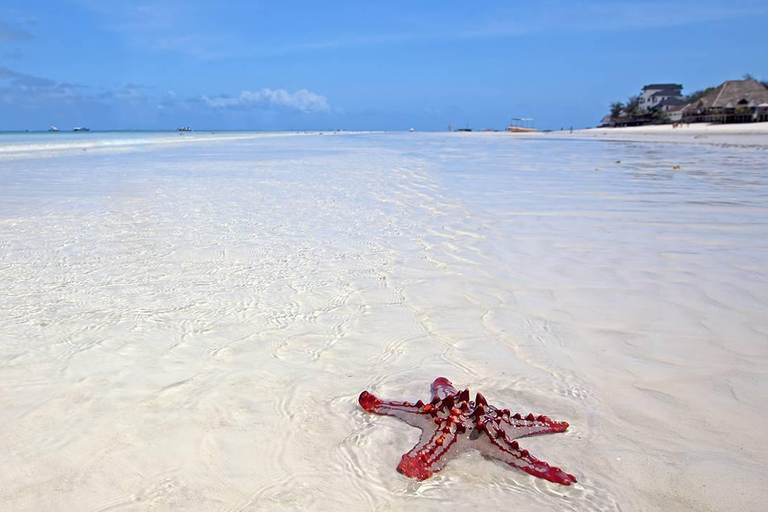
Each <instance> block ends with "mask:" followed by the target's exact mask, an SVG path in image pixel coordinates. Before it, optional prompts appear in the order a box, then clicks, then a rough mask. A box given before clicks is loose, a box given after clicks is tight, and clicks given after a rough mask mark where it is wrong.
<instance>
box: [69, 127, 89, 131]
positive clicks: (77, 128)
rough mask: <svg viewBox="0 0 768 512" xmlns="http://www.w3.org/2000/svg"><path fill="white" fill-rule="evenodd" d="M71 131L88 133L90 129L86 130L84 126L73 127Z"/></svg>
mask: <svg viewBox="0 0 768 512" xmlns="http://www.w3.org/2000/svg"><path fill="white" fill-rule="evenodd" d="M72 131H73V132H89V131H91V129H90V128H86V127H85V126H75V128H74V129H73V130H72Z"/></svg>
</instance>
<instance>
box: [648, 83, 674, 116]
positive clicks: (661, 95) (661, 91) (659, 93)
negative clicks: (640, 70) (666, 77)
mask: <svg viewBox="0 0 768 512" xmlns="http://www.w3.org/2000/svg"><path fill="white" fill-rule="evenodd" d="M670 100H677V101H682V100H683V86H682V85H680V84H648V85H646V86H645V87H643V90H642V91H641V92H640V110H642V111H643V112H651V111H654V110H657V108H656V107H658V106H659V104H661V103H663V102H667V101H670Z"/></svg>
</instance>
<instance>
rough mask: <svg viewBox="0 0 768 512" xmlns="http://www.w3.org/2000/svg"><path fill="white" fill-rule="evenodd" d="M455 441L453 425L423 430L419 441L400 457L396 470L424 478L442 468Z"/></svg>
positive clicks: (417, 477) (411, 476)
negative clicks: (451, 426)
mask: <svg viewBox="0 0 768 512" xmlns="http://www.w3.org/2000/svg"><path fill="white" fill-rule="evenodd" d="M457 441H458V434H457V433H456V429H455V427H453V428H450V427H448V428H446V427H445V426H441V425H438V426H437V428H436V429H435V430H434V431H433V432H432V433H430V432H429V431H427V430H424V431H422V434H421V439H420V440H419V443H418V444H417V445H416V446H414V447H413V448H412V449H411V451H409V452H408V453H406V454H404V455H403V457H402V458H401V459H400V463H399V464H398V465H397V470H398V471H399V472H400V473H402V474H404V475H405V476H407V477H409V478H415V479H417V480H426V479H427V478H429V477H431V476H432V475H434V474H435V473H437V472H439V471H440V470H441V469H443V467H444V466H445V463H446V462H447V461H448V459H449V458H451V454H452V452H451V451H450V448H451V446H453V445H454V444H455V443H456V442H457Z"/></svg>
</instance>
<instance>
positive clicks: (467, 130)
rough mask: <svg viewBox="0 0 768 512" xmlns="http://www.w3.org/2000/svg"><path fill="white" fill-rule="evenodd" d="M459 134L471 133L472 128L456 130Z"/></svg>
mask: <svg viewBox="0 0 768 512" xmlns="http://www.w3.org/2000/svg"><path fill="white" fill-rule="evenodd" d="M456 131H457V132H471V131H472V128H456Z"/></svg>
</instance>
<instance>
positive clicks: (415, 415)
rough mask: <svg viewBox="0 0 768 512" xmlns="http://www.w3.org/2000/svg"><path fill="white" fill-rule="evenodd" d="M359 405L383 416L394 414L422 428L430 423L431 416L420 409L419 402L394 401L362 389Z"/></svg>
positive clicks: (421, 406) (421, 405)
mask: <svg viewBox="0 0 768 512" xmlns="http://www.w3.org/2000/svg"><path fill="white" fill-rule="evenodd" d="M358 401H359V402H360V406H361V407H362V408H363V409H365V410H366V411H368V412H372V413H374V414H381V415H383V416H394V417H396V418H399V419H401V420H403V421H405V422H406V423H408V424H409V425H411V426H413V427H419V428H424V427H425V426H428V425H429V424H430V423H432V422H431V421H430V420H431V417H430V416H429V415H427V414H426V413H424V411H423V410H422V408H423V405H424V404H421V402H417V403H415V404H411V403H408V402H395V401H390V400H382V399H380V398H378V397H377V396H375V395H373V394H371V393H369V392H367V391H363V392H362V393H360V397H359V398H358Z"/></svg>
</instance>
